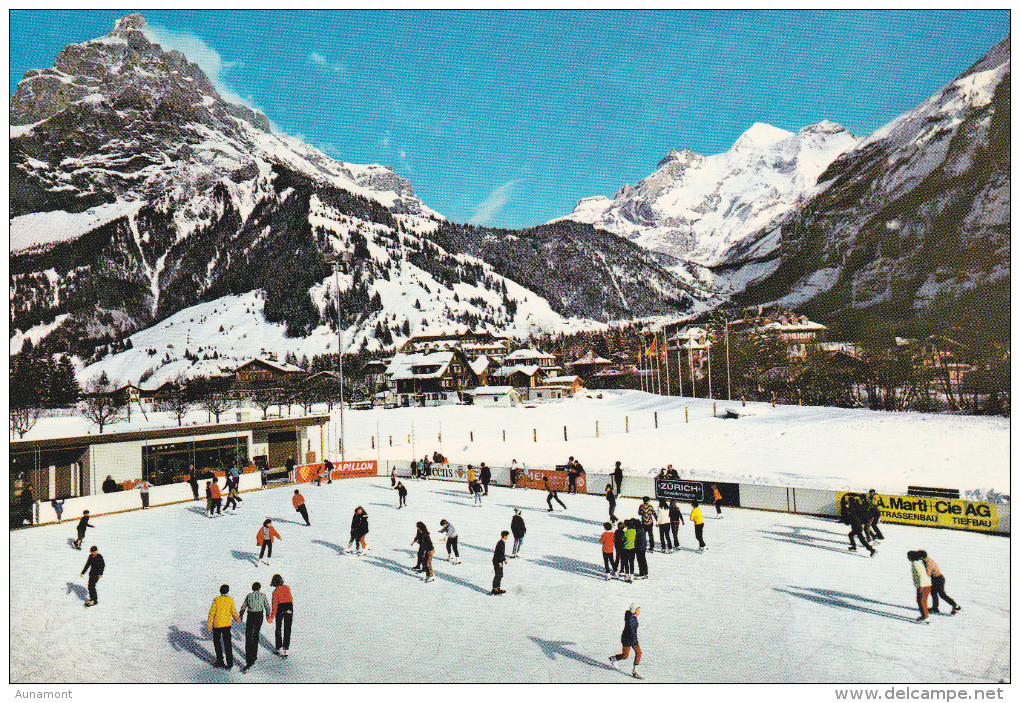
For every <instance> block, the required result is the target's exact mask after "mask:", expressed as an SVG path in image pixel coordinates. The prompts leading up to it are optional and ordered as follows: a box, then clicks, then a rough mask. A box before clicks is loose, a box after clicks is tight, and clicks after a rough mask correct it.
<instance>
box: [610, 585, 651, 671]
mask: <svg viewBox="0 0 1020 703" xmlns="http://www.w3.org/2000/svg"><path fill="white" fill-rule="evenodd" d="M640 614H641V608H639V607H638V605H637V603H631V604H630V608H628V609H627V612H626V613H624V614H623V634H621V635H620V644H622V645H623V651H622V652H621V653H620V654H614V655H613V656H611V657H609V663H610V664H612V665H613V668H614V669H616V670H617V671H619V668H618V667H617V665H618V664H619V663H620V662H621V661H623V660H625V659H629V658H630V648H631V647H633V648H634V669H633V670H632V671H631V674H630V675H631V676H633V677H634V678H635V679H643V678H644V676H642V675H641V672H640V671H638V665H639V664H641V645H640V644H639V643H638V635H637V630H638V615H640Z"/></svg>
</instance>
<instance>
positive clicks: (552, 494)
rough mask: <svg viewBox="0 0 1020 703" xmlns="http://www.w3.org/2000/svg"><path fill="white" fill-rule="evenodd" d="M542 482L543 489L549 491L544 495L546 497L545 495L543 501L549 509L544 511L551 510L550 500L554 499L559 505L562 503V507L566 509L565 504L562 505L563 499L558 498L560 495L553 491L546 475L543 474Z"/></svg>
mask: <svg viewBox="0 0 1020 703" xmlns="http://www.w3.org/2000/svg"><path fill="white" fill-rule="evenodd" d="M542 483H544V484H545V490H547V491H549V493H548V495H546V497H545V502H546V503H547V504H548V505H549V510H548V511H546V512H550V513H551V512H552V509H553V507H552V502H553V501H554V500H555V501H556V502H557V503H559V504H560V505H562V506H563V509H564V510H566V509H567V506H565V505H563V501H562V500H560V497H559V496H558V495H556V491H554V490H553V488H552V486H550V485H549V477H548V476H543V477H542Z"/></svg>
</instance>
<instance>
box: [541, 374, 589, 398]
mask: <svg viewBox="0 0 1020 703" xmlns="http://www.w3.org/2000/svg"><path fill="white" fill-rule="evenodd" d="M579 390H581V379H580V377H578V376H550V377H549V378H547V379H545V380H544V381H543V382H542V385H540V386H535V387H534V388H529V389H528V400H558V399H560V398H572V397H573V396H574V394H575V393H577V391H579Z"/></svg>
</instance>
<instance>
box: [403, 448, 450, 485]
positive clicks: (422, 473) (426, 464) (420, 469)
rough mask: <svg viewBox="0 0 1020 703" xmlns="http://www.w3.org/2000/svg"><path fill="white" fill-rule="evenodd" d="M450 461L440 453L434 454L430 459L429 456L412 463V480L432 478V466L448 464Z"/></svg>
mask: <svg viewBox="0 0 1020 703" xmlns="http://www.w3.org/2000/svg"><path fill="white" fill-rule="evenodd" d="M448 463H449V460H448V459H447V458H446V457H445V456H443V455H442V454H440V453H439V452H432V457H431V458H430V457H429V455H428V454H426V455H425V456H424V457H422V459H421V461H417V460H412V461H411V478H413V479H415V480H419V479H421V480H427V479H429V478H431V476H432V466H433V465H434V464H435V465H442V464H448Z"/></svg>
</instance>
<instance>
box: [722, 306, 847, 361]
mask: <svg viewBox="0 0 1020 703" xmlns="http://www.w3.org/2000/svg"><path fill="white" fill-rule="evenodd" d="M728 327H729V332H730V334H760V335H766V336H771V337H775V338H776V339H778V340H779V341H781V342H782V343H783V344H784V345H785V346H786V351H787V356H788V357H789V358H790V359H791V360H793V359H806V358H807V355H808V349H809V348H810V347H813V346H815V345H817V344H818V343H819V342H824V341H825V333H826V331H827V330H828V329H829V328H828V327H826V326H825V325H823V324H821V323H819V322H812V321H811V320H809V319H808V318H807V317H806V316H805V315H798V314H797V313H795V312H793V311H792V310H789V309H788V308H785V307H783V306H782V305H779V304H774V305H769V306H762V305H759V306H756V307H750V308H744V314H743V317H741V318H739V319H736V320H731V321H730V322H729V323H728Z"/></svg>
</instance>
